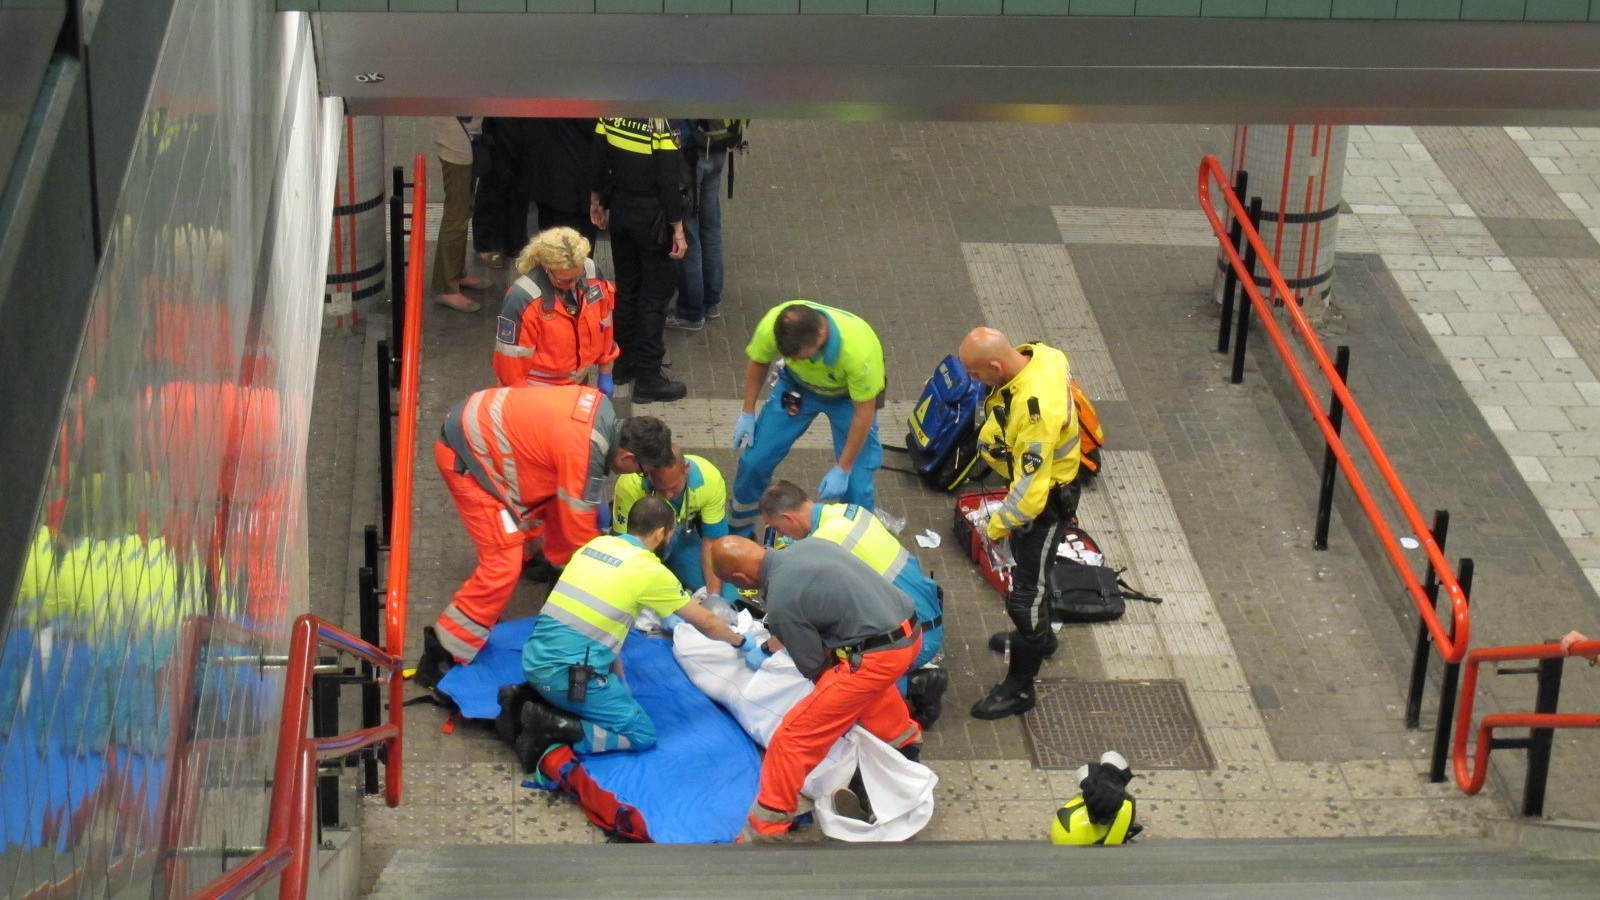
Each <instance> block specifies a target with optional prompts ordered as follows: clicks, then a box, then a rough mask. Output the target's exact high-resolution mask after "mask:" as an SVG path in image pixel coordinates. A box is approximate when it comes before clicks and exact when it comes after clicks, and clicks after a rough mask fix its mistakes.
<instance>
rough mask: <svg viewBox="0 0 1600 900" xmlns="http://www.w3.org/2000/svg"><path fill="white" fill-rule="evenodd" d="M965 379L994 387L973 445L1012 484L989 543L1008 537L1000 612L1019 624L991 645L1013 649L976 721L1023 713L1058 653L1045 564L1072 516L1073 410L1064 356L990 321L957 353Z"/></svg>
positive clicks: (1048, 566)
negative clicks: (1011, 337) (1007, 585)
mask: <svg viewBox="0 0 1600 900" xmlns="http://www.w3.org/2000/svg"><path fill="white" fill-rule="evenodd" d="M957 355H958V356H959V357H960V359H961V364H962V365H963V366H965V367H966V369H967V371H968V372H970V373H971V374H972V377H974V378H976V379H978V380H979V381H980V382H982V383H983V384H985V385H987V386H988V387H990V388H992V390H991V391H990V392H989V397H988V399H986V400H984V403H983V409H984V421H983V425H982V427H981V428H979V430H978V452H979V453H981V454H983V458H984V460H985V461H987V462H988V463H989V465H990V466H992V467H993V468H994V470H995V471H996V472H999V473H1000V474H1001V475H1002V476H1004V477H1005V478H1006V479H1008V480H1009V481H1010V484H1011V486H1010V490H1008V491H1007V492H1006V496H1005V500H1004V501H1002V503H1001V504H1000V507H999V508H998V509H996V510H995V511H994V513H993V514H992V515H991V516H990V517H989V524H988V535H989V539H990V540H991V541H998V540H1001V539H1002V538H1007V537H1009V538H1010V539H1011V555H1012V556H1013V557H1015V559H1016V565H1015V566H1014V567H1013V568H1012V570H1011V590H1010V592H1008V593H1007V594H1006V614H1007V615H1009V616H1010V617H1011V622H1012V624H1013V625H1015V626H1016V630H1015V631H1013V632H1012V633H1011V634H1010V635H1005V634H1000V635H996V636H995V637H994V638H992V639H991V641H990V646H991V647H995V646H996V645H998V646H1000V647H1001V649H1004V647H1005V644H1006V642H1007V641H1009V643H1010V647H1011V665H1010V668H1009V669H1008V670H1007V672H1006V677H1005V680H1004V681H1002V682H1000V683H999V684H997V685H995V686H994V687H992V688H990V689H989V693H988V695H987V696H985V697H984V698H983V699H982V700H979V701H978V702H977V703H976V704H975V705H974V706H973V707H972V716H973V718H977V719H1003V718H1005V717H1006V716H1014V715H1018V714H1020V713H1025V712H1027V711H1028V710H1030V709H1032V708H1033V705H1034V703H1036V702H1037V699H1036V697H1035V695H1034V690H1033V680H1034V678H1035V677H1037V676H1038V674H1039V667H1040V666H1041V665H1042V664H1043V663H1044V660H1045V657H1048V656H1050V655H1051V654H1053V653H1055V651H1056V636H1055V632H1054V631H1052V630H1051V629H1050V610H1049V606H1048V603H1047V599H1048V595H1049V588H1050V570H1051V569H1052V568H1053V567H1054V566H1055V559H1056V547H1058V546H1060V544H1061V533H1062V531H1063V529H1065V528H1068V527H1070V526H1071V525H1072V523H1073V521H1074V518H1075V517H1076V516H1077V513H1078V487H1077V485H1076V484H1075V483H1074V482H1075V480H1076V479H1077V477H1078V459H1079V457H1078V449H1079V448H1078V417H1077V414H1076V413H1075V411H1074V409H1073V405H1072V392H1071V390H1070V389H1069V387H1068V384H1069V382H1070V381H1071V378H1072V370H1071V367H1070V366H1069V365H1068V364H1067V355H1066V354H1065V353H1062V352H1061V351H1060V350H1057V349H1055V348H1054V347H1050V346H1047V345H1045V344H1042V343H1036V344H1023V345H1022V346H1020V347H1013V346H1012V345H1011V342H1010V341H1008V340H1006V336H1005V335H1004V334H1002V333H1001V332H999V331H997V330H995V329H993V328H974V329H973V330H972V331H971V332H969V333H968V334H967V336H966V338H964V339H963V340H962V341H961V347H960V349H959V350H958V351H957Z"/></svg>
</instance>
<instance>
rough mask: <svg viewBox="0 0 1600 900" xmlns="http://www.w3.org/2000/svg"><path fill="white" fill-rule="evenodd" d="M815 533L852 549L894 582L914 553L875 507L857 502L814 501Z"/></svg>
mask: <svg viewBox="0 0 1600 900" xmlns="http://www.w3.org/2000/svg"><path fill="white" fill-rule="evenodd" d="M811 536H812V537H817V538H822V539H823V540H825V541H828V542H829V543H833V544H838V545H839V546H841V547H843V548H844V549H846V550H849V551H850V553H851V554H852V555H853V556H855V558H856V559H859V560H861V561H862V562H864V563H866V564H867V565H869V566H871V567H872V569H873V571H875V572H877V573H878V574H879V575H882V576H883V577H884V579H886V580H887V581H889V582H891V583H892V582H893V581H894V580H895V579H896V578H898V577H899V576H900V573H901V571H903V570H904V569H905V567H906V564H907V563H908V562H910V561H911V554H909V553H907V552H906V548H905V547H902V546H901V545H900V541H899V540H898V539H896V538H895V536H894V535H893V534H892V533H890V531H889V529H888V528H886V527H884V524H883V523H882V522H881V521H879V520H878V517H877V516H875V515H873V514H872V510H870V509H867V508H865V507H862V506H857V505H856V504H854V503H827V504H823V503H817V504H813V505H812V507H811Z"/></svg>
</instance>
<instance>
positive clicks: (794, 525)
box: [761, 481, 950, 728]
mask: <svg viewBox="0 0 1600 900" xmlns="http://www.w3.org/2000/svg"><path fill="white" fill-rule="evenodd" d="M761 518H762V519H763V520H764V521H766V523H767V525H768V526H770V527H771V528H772V529H773V530H774V531H776V532H777V533H779V534H781V535H783V536H784V537H786V538H789V539H790V540H793V541H798V540H800V539H801V538H804V537H808V536H809V537H815V538H820V539H822V540H825V541H829V542H831V543H834V544H838V545H839V546H841V547H843V548H845V549H846V550H849V551H850V552H851V553H853V554H855V557H856V558H857V559H859V560H861V561H862V562H864V563H866V564H867V565H869V566H871V567H872V569H873V571H875V572H877V573H878V574H879V575H882V576H883V577H884V578H885V579H887V580H888V581H889V583H890V584H893V585H894V586H895V587H897V588H899V589H900V590H902V591H905V592H906V594H907V595H908V596H909V597H911V600H912V602H913V603H914V604H916V610H917V627H918V628H920V629H921V630H922V652H920V653H918V654H917V658H916V659H915V660H914V661H913V662H912V663H911V667H912V668H911V672H910V673H909V674H907V675H906V677H905V678H903V679H901V680H900V692H901V693H903V694H905V696H906V704H907V705H909V706H910V707H911V717H912V718H914V719H916V720H917V724H918V725H921V726H922V727H923V728H928V727H930V726H931V725H933V723H934V722H935V721H937V720H938V718H939V713H940V711H941V710H940V701H942V700H943V699H944V692H945V689H946V688H948V687H949V686H950V673H948V672H946V671H945V670H944V669H941V668H939V667H937V666H930V665H929V663H930V662H932V661H933V658H934V657H936V656H938V655H939V648H940V647H942V646H943V645H944V590H943V589H942V588H940V587H939V585H938V583H937V582H935V581H934V580H933V579H932V578H929V577H928V576H927V574H925V573H924V572H923V571H922V563H921V561H920V560H918V559H917V558H916V557H915V556H912V555H911V554H910V553H907V552H906V548H905V547H903V546H901V545H900V541H899V540H898V539H896V538H895V536H894V534H893V533H891V532H890V531H889V529H888V528H886V527H884V524H883V523H882V522H880V521H878V517H877V516H875V515H873V514H872V511H871V510H869V509H864V508H862V507H860V506H856V505H855V504H853V503H813V502H812V501H811V499H810V498H809V497H807V496H806V492H805V491H803V490H801V489H800V487H799V486H798V485H796V484H793V483H792V482H788V481H779V482H776V483H774V484H773V485H772V487H769V488H767V490H766V492H765V493H763V494H762V495H761Z"/></svg>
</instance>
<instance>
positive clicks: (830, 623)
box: [711, 536, 922, 843]
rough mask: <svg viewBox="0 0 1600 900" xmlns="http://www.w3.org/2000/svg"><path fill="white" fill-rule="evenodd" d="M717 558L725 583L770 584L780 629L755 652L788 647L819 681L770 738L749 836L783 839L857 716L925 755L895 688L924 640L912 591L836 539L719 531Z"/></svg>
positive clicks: (909, 753) (770, 613)
mask: <svg viewBox="0 0 1600 900" xmlns="http://www.w3.org/2000/svg"><path fill="white" fill-rule="evenodd" d="M711 561H712V564H713V565H714V566H716V569H717V574H718V575H720V576H722V578H723V580H724V581H731V582H733V583H734V584H735V585H738V586H739V587H741V588H761V589H763V590H764V591H765V592H766V598H767V617H766V627H767V629H768V630H769V631H770V632H771V633H772V637H771V638H770V639H769V640H768V644H767V645H766V646H764V647H759V648H752V651H751V653H755V654H759V653H761V652H765V651H767V650H775V649H778V647H779V646H781V648H782V649H785V650H788V651H789V655H790V656H791V657H792V658H793V659H794V664H795V667H796V668H797V669H799V670H800V673H801V674H802V675H805V676H806V677H807V678H810V679H811V680H812V681H813V682H815V685H816V686H815V687H814V688H813V689H812V691H811V693H809V694H807V695H806V696H804V697H802V698H801V699H800V700H799V701H798V702H797V703H795V705H794V706H792V707H790V708H789V711H788V712H786V713H784V715H783V721H782V722H780V723H779V724H778V728H777V730H776V731H775V732H773V735H772V740H771V741H769V742H768V743H767V754H766V757H765V758H764V759H763V760H762V763H761V789H760V791H759V793H757V794H756V800H755V802H754V803H752V804H751V805H750V813H749V816H748V821H747V823H746V825H745V828H744V831H743V832H741V833H740V836H739V839H740V840H741V841H743V842H745V843H749V842H752V841H760V840H778V839H781V838H782V837H783V835H785V834H786V833H787V832H788V831H789V828H790V826H791V825H792V824H793V822H794V816H795V812H796V810H797V809H798V808H799V804H800V786H801V785H802V784H803V783H804V782H805V778H806V776H807V775H808V774H810V772H811V770H812V769H813V768H815V767H816V765H817V763H818V762H820V761H821V760H822V758H823V757H824V756H826V755H827V752H828V749H829V748H831V747H832V746H833V743H834V741H836V740H838V739H839V737H840V736H841V735H843V734H844V733H845V732H846V731H848V730H850V726H852V725H854V724H856V722H858V721H859V722H860V723H861V727H863V728H865V729H866V730H867V731H870V732H872V734H873V735H875V736H877V737H878V738H880V739H882V740H883V741H884V742H886V743H888V744H889V745H890V746H891V747H897V748H899V749H900V752H901V753H904V754H905V755H906V757H907V758H909V759H912V760H917V759H919V758H920V757H921V753H922V728H921V727H920V726H918V725H917V723H916V722H915V721H913V720H912V718H911V712H910V710H908V709H907V708H906V702H905V700H904V698H902V697H901V696H900V692H899V691H898V690H896V689H895V682H896V681H898V680H899V679H900V676H902V675H904V674H905V673H906V669H908V668H909V667H910V666H911V661H912V660H913V659H916V657H917V651H918V650H919V649H921V646H922V633H921V632H920V631H918V630H917V627H916V620H915V617H914V616H915V613H914V608H913V605H912V602H911V598H910V597H908V596H906V594H905V592H904V591H902V590H900V589H899V588H897V587H895V586H894V585H892V584H890V583H889V582H887V581H885V580H884V579H883V577H882V576H880V575H879V574H878V573H877V572H874V571H873V570H872V567H870V566H868V565H867V564H866V563H864V562H862V561H861V560H859V559H856V558H855V557H854V556H852V555H850V552H849V551H847V550H845V549H844V548H843V547H840V546H839V545H838V544H833V543H829V542H828V541H819V540H815V539H812V538H806V539H805V540H801V541H796V542H795V543H793V544H791V545H790V546H789V547H787V548H785V549H783V550H781V551H768V550H766V549H765V548H763V547H762V546H761V545H760V544H757V543H756V542H754V541H752V540H749V539H748V538H742V537H733V536H729V537H725V538H718V539H717V541H716V542H715V543H713V544H712V545H711ZM749 655H750V654H747V658H748V657H749Z"/></svg>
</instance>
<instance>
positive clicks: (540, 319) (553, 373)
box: [494, 259, 620, 387]
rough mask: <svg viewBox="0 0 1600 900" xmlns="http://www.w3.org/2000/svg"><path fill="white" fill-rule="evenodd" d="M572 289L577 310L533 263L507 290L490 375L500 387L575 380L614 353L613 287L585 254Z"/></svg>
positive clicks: (581, 380) (581, 377) (609, 358)
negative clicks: (581, 268)
mask: <svg viewBox="0 0 1600 900" xmlns="http://www.w3.org/2000/svg"><path fill="white" fill-rule="evenodd" d="M573 290H574V292H575V293H576V295H577V297H576V300H577V303H578V309H577V312H576V313H573V312H569V311H568V309H567V303H566V302H565V299H564V298H562V297H561V296H560V294H561V293H564V292H560V291H557V290H556V289H555V288H554V287H552V286H551V285H550V280H549V278H548V277H547V276H546V275H545V272H544V269H542V268H539V267H537V266H535V267H534V269H533V271H532V272H529V273H528V274H526V275H524V276H522V277H521V278H518V279H517V280H516V281H515V282H514V283H513V284H512V285H511V287H509V288H507V289H506V299H505V303H504V305H503V306H501V308H500V318H499V319H498V320H497V322H496V324H495V342H494V374H495V378H496V379H498V380H499V382H500V386H501V387H520V386H522V385H524V384H577V383H580V382H583V381H585V380H586V377H587V375H588V372H589V370H590V367H592V366H600V365H604V364H606V363H609V362H611V361H613V360H615V359H616V358H617V354H618V353H619V352H620V351H619V350H618V349H617V339H616V331H615V329H614V328H613V323H612V319H613V316H614V315H615V309H616V305H617V296H616V286H615V285H614V284H612V283H611V282H609V281H607V280H605V279H603V278H600V277H599V276H598V275H597V274H596V272H595V267H594V260H592V259H590V260H585V261H584V277H583V278H581V279H579V281H578V285H577V287H575V288H574V289H573Z"/></svg>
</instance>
